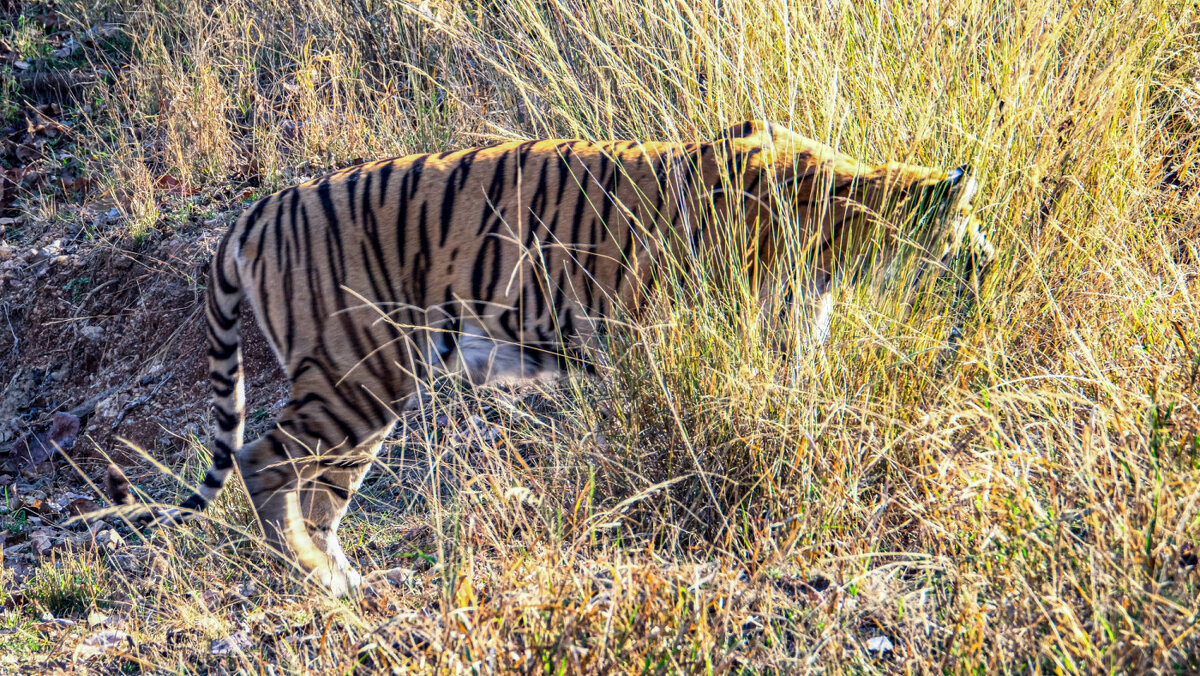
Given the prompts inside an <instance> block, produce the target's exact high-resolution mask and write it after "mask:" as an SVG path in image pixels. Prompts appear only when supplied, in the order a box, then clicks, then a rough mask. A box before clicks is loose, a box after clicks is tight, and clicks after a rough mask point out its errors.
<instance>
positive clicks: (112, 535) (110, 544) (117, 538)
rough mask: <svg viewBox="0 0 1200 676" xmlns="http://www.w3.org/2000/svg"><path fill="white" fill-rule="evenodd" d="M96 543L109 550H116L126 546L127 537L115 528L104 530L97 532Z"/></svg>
mask: <svg viewBox="0 0 1200 676" xmlns="http://www.w3.org/2000/svg"><path fill="white" fill-rule="evenodd" d="M96 544H97V545H99V546H100V547H102V548H103V549H105V550H106V551H109V552H115V551H117V550H118V549H121V548H122V547H124V546H125V538H123V537H121V534H120V533H118V532H117V531H115V530H104V531H100V532H99V533H97V534H96Z"/></svg>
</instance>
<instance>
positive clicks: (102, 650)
mask: <svg viewBox="0 0 1200 676" xmlns="http://www.w3.org/2000/svg"><path fill="white" fill-rule="evenodd" d="M132 647H133V639H132V638H130V636H129V634H126V633H125V632H123V631H117V630H115V629H110V630H108V631H99V632H96V633H95V634H92V635H91V636H89V637H87V638H85V639H83V641H82V642H81V643H80V644H79V645H78V646H77V647H76V648H75V659H77V660H86V659H88V658H91V657H96V656H97V655H104V654H106V653H108V652H109V651H112V650H120V649H123V648H132Z"/></svg>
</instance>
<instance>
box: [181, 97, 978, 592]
mask: <svg viewBox="0 0 1200 676" xmlns="http://www.w3.org/2000/svg"><path fill="white" fill-rule="evenodd" d="M976 192H977V182H976V178H975V177H974V176H973V175H972V172H971V170H970V168H969V167H965V166H964V167H959V168H957V169H954V170H951V171H944V170H938V169H932V168H927V167H922V166H917V165H913V164H906V163H900V162H889V163H886V164H879V165H871V164H864V163H861V162H859V161H858V160H855V159H853V158H852V157H850V156H848V155H846V154H843V153H841V152H838V151H835V150H834V149H833V148H831V147H830V146H828V145H825V144H822V143H819V142H816V141H812V140H810V139H807V138H805V137H803V136H801V135H799V134H797V133H795V132H793V131H792V130H790V129H788V128H787V127H785V126H782V125H779V124H773V123H771V122H766V121H748V122H743V123H741V124H737V125H734V126H732V127H729V128H728V129H726V130H724V131H723V132H722V133H720V134H719V135H718V136H717V137H716V138H714V139H712V140H711V141H705V142H699V141H698V142H689V143H677V142H654V141H634V140H618V141H588V140H528V141H514V142H508V143H502V144H499V145H492V146H486V147H474V148H465V149H461V150H451V151H446V152H441V153H436V154H416V155H408V156H404V157H398V158H392V159H386V160H381V161H376V162H369V163H362V164H358V165H356V166H352V167H348V168H345V169H343V170H340V171H336V172H334V173H330V174H328V175H326V176H323V177H321V178H317V179H314V180H311V181H309V182H306V183H303V184H300V185H296V186H293V187H289V188H286V189H283V190H281V191H279V192H276V193H274V194H272V195H270V196H267V197H264V198H262V199H259V200H258V201H257V202H255V203H254V204H252V205H251V206H249V207H248V208H246V209H245V211H244V212H243V214H242V215H241V216H240V218H239V219H238V220H237V221H236V222H235V223H234V224H233V225H232V227H231V228H230V230H229V231H228V232H227V233H226V234H225V236H224V237H223V239H221V241H220V243H219V245H218V247H217V249H216V251H215V254H214V255H213V257H212V261H211V266H210V271H209V284H208V287H207V298H206V320H207V323H206V327H207V345H208V358H209V362H210V379H211V384H212V393H213V406H212V414H213V416H214V422H215V425H216V429H215V434H214V435H213V436H214V438H213V441H212V447H211V455H212V459H211V467H210V468H209V469H208V471H207V473H206V475H205V476H204V480H203V482H202V483H201V484H200V485H199V487H198V488H197V489H196V491H195V492H194V493H193V494H192V495H191V496H190V497H189V498H187V499H186V500H184V501H183V502H182V503H181V504H179V505H178V507H177V508H175V510H174V512H173V514H174V515H175V516H177V517H179V518H183V517H185V516H187V515H193V514H195V513H196V512H199V511H201V510H204V509H205V507H206V506H207V505H209V504H210V503H211V502H212V501H213V500H214V499H215V498H216V497H217V495H218V494H219V493H220V491H221V489H222V487H223V486H224V485H225V482H226V479H227V477H228V476H229V474H230V472H231V471H232V470H233V468H234V464H235V462H236V464H237V467H238V470H239V471H240V474H241V476H242V478H243V480H244V483H245V486H246V488H247V490H248V492H249V495H250V498H251V501H252V503H253V507H254V511H255V513H256V515H257V520H258V521H259V523H260V524H261V526H262V529H263V533H264V536H265V538H266V541H267V543H268V544H269V545H270V546H271V548H272V549H273V550H275V551H277V552H279V553H282V554H284V555H286V553H287V552H289V551H290V553H291V555H292V556H293V557H294V560H295V562H296V563H298V564H299V566H300V568H301V569H302V571H303V572H304V573H305V574H306V575H307V576H308V577H310V578H312V579H315V580H317V581H318V582H319V583H320V584H321V585H323V586H324V587H325V588H326V589H327V590H328V591H329V592H330V593H331V594H333V595H335V596H343V595H346V594H348V593H350V592H352V591H353V590H355V589H357V588H358V587H359V585H360V584H361V583H362V579H363V578H362V576H361V575H360V574H359V573H358V572H357V571H356V570H355V568H354V567H353V566H352V565H351V564H350V562H349V560H348V559H347V557H346V555H345V553H344V551H343V549H342V547H341V545H340V543H339V540H338V536H337V530H338V526H339V524H340V522H341V520H342V518H343V517H344V515H345V514H346V511H347V506H348V504H349V502H350V499H351V496H352V495H353V494H354V492H355V491H356V490H357V489H358V488H359V486H360V485H361V483H362V481H363V478H364V476H365V475H366V474H367V472H368V470H369V468H370V467H371V465H372V463H373V462H374V460H375V457H376V454H377V452H378V451H379V449H380V447H381V445H382V444H383V442H384V440H385V438H386V437H387V436H388V435H389V433H390V432H391V430H392V429H393V427H394V426H395V424H396V423H397V421H398V419H399V417H400V415H401V414H402V413H403V411H404V410H405V409H406V408H414V407H415V408H420V406H421V405H422V404H421V402H422V401H423V399H422V388H423V387H425V386H426V385H427V384H428V383H429V382H431V381H432V379H434V378H436V377H439V376H443V375H447V374H452V375H456V376H457V377H462V378H465V379H466V380H467V381H469V382H470V383H487V382H493V381H496V380H502V379H512V378H518V379H521V378H533V377H538V376H539V375H543V374H547V373H556V372H560V371H562V370H563V369H564V368H571V367H575V366H581V365H582V366H583V367H584V368H587V367H588V364H590V363H592V362H591V360H590V358H589V357H588V354H589V353H588V350H587V349H586V348H587V346H588V345H592V344H594V341H595V340H597V336H601V335H602V334H603V331H604V330H603V325H604V322H605V321H607V320H612V319H614V318H616V317H618V316H620V315H622V314H629V315H630V316H634V317H636V316H637V311H638V308H643V307H645V305H646V304H647V302H648V299H650V298H651V297H652V296H653V294H654V290H655V289H656V288H659V286H660V285H661V284H663V283H664V281H668V282H669V281H670V280H672V279H674V278H677V277H678V276H680V275H683V276H684V278H686V277H687V276H688V275H694V274H695V273H696V266H697V265H701V264H703V265H720V264H725V265H730V266H735V267H738V270H741V271H742V273H744V274H745V275H748V276H749V277H751V278H753V279H754V280H756V282H762V285H763V286H764V287H766V286H769V283H770V282H771V280H775V281H776V282H778V281H779V280H780V279H782V278H784V277H787V275H785V274H781V273H779V272H778V266H779V262H780V260H781V259H783V258H786V257H788V256H787V252H788V250H789V247H790V248H791V249H793V250H796V251H798V252H799V255H795V254H793V255H792V256H791V258H792V259H796V258H802V259H804V260H806V261H808V263H807V264H806V265H807V270H808V272H807V273H806V274H805V275H804V276H803V277H804V279H806V280H807V281H805V282H803V283H801V284H800V289H799V292H798V294H797V295H798V296H799V297H800V298H799V300H796V299H795V298H794V297H793V300H792V302H802V303H804V304H805V307H806V308H808V310H806V313H807V314H806V316H810V317H811V322H810V326H811V334H812V336H811V338H812V340H813V341H814V342H815V343H818V344H819V343H820V342H821V341H822V340H824V337H825V335H826V334H827V332H828V324H829V315H830V312H831V307H832V297H833V295H834V294H833V293H832V289H833V286H834V283H835V282H836V281H837V280H838V279H839V278H840V275H839V269H840V268H839V265H842V266H843V267H851V266H852V265H851V263H850V262H844V264H843V263H839V257H841V256H846V255H850V254H848V253H847V252H849V251H850V250H851V249H852V247H853V245H854V243H855V242H860V243H861V242H863V241H867V240H871V239H872V238H873V237H878V236H879V235H880V233H881V232H882V233H884V234H885V235H886V237H887V238H892V239H905V240H906V241H916V242H918V244H919V245H920V247H921V249H920V250H921V251H923V252H927V253H928V257H929V258H930V259H935V260H939V261H943V260H947V259H948V257H952V256H956V255H958V254H960V253H962V254H965V255H966V256H968V257H969V258H970V260H971V264H972V266H973V269H978V270H983V269H986V268H987V266H988V265H989V264H990V262H991V260H992V259H993V257H994V253H995V250H994V247H993V246H992V244H991V243H990V242H989V241H988V239H987V238H986V236H985V235H984V233H983V229H982V226H981V223H980V220H979V218H978V217H977V216H976V215H975V213H974V211H973V209H972V206H971V204H972V200H973V197H974V195H975V193H976ZM922 224H923V225H922ZM917 231H922V232H925V231H927V232H928V233H930V234H928V235H921V234H920V233H918V232H917ZM730 233H742V234H741V235H739V236H737V237H735V236H732V235H731V234H730ZM889 233H890V234H889ZM914 233H916V234H914ZM681 261H682V263H681ZM688 261H691V263H688ZM723 261H724V263H722V262H723ZM689 266H690V267H689ZM739 266H740V267H739ZM738 270H734V272H735V273H737V272H738ZM739 274H741V273H739ZM672 275H674V276H675V277H672ZM792 278H793V279H799V277H797V276H795V275H793V276H792ZM764 293H765V292H764ZM243 300H248V301H249V305H251V306H252V308H253V310H254V314H255V316H256V319H257V322H258V325H259V327H260V328H261V329H262V333H263V335H264V336H266V338H267V341H268V342H269V343H270V346H271V348H272V350H273V351H274V353H275V356H276V357H277V359H278V360H279V363H280V364H281V365H282V366H283V368H284V370H285V373H286V375H287V378H288V381H289V383H290V397H289V399H288V400H287V402H286V404H285V405H284V406H283V408H282V409H281V411H280V412H279V414H278V417H277V420H276V421H275V424H274V426H273V427H272V428H271V429H270V430H269V431H268V432H266V433H265V434H264V435H262V436H261V437H260V438H258V439H257V440H255V441H253V442H251V443H249V444H245V445H243V432H244V426H245V417H246V414H245V394H244V389H243V364H242V355H241V314H240V308H241V305H242V302H243Z"/></svg>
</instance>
